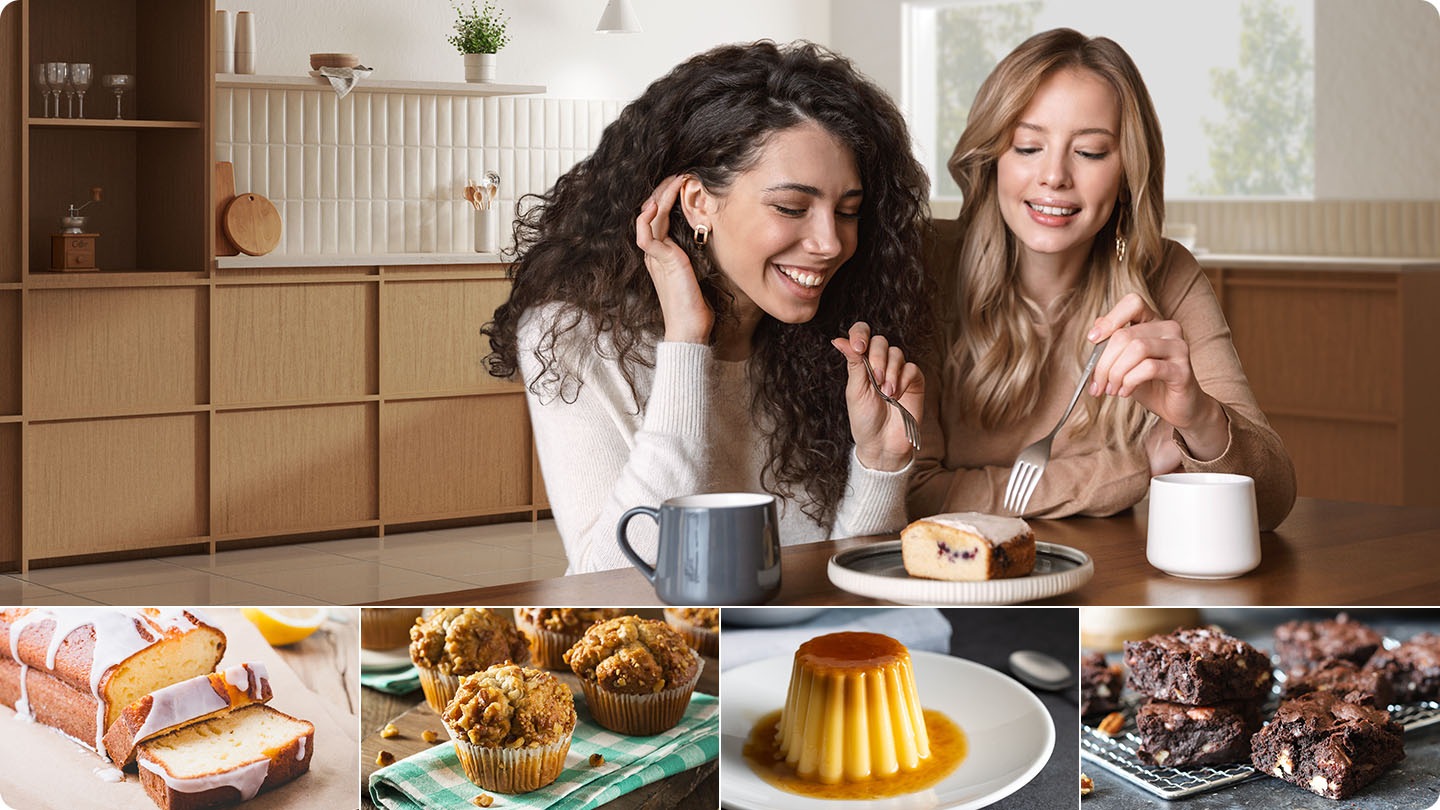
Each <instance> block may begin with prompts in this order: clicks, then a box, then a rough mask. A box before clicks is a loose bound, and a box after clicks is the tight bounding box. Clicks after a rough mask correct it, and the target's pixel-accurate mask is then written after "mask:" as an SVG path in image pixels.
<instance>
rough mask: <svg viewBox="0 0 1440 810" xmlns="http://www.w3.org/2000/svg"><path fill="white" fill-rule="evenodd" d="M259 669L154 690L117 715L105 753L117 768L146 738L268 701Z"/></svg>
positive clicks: (266, 681) (266, 678) (242, 668)
mask: <svg viewBox="0 0 1440 810" xmlns="http://www.w3.org/2000/svg"><path fill="white" fill-rule="evenodd" d="M270 696H271V693H270V674H269V673H268V672H267V671H266V670H265V665H264V664H258V663H256V664H240V665H238V666H233V667H230V668H228V669H226V670H223V671H221V672H212V673H210V674H209V675H202V676H200V677H198V678H191V679H189V680H185V681H181V682H179V683H175V684H171V685H169V686H166V687H163V688H161V689H157V690H155V691H154V692H151V693H150V694H148V695H146V696H145V697H142V698H140V699H139V700H137V701H135V702H134V703H132V704H130V705H129V706H127V707H126V708H125V711H123V712H121V714H120V718H119V719H118V720H116V721H115V722H114V723H112V724H111V725H110V730H109V731H107V732H105V753H107V754H109V755H110V759H111V760H113V761H114V763H115V764H116V765H117V766H119V767H122V768H123V767H124V766H126V765H129V764H130V763H131V762H134V761H135V746H136V745H138V744H139V743H141V742H144V741H145V740H148V739H150V738H151V737H158V736H159V735H161V734H164V733H166V732H168V731H174V730H175V729H177V728H179V727H181V726H185V725H189V724H190V723H194V722H197V721H200V720H208V719H210V718H212V717H218V716H220V715H222V714H224V713H226V712H229V711H233V710H235V709H239V708H241V707H244V706H249V705H251V704H254V703H264V702H266V701H268V700H269V699H270Z"/></svg>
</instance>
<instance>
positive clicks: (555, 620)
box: [515, 607, 625, 669]
mask: <svg viewBox="0 0 1440 810" xmlns="http://www.w3.org/2000/svg"><path fill="white" fill-rule="evenodd" d="M624 614H625V608H545V607H529V608H515V626H516V627H518V628H520V632H522V633H524V634H525V637H526V638H528V639H529V640H530V652H531V655H532V658H533V659H534V662H535V666H537V667H543V668H545V669H566V666H565V651H566V650H568V649H570V648H571V647H572V646H574V644H575V642H577V641H579V640H580V637H581V636H583V635H585V630H586V629H588V628H589V627H590V625H592V624H594V623H595V622H600V621H604V620H606V619H613V618H615V617H616V616H623V615H624Z"/></svg>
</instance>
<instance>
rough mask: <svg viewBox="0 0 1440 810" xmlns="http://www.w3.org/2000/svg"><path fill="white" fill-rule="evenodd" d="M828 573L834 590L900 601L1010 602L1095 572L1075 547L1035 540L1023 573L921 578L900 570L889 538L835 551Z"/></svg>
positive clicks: (1057, 589)
mask: <svg viewBox="0 0 1440 810" xmlns="http://www.w3.org/2000/svg"><path fill="white" fill-rule="evenodd" d="M829 574H830V581H831V582H832V583H834V584H835V587H837V588H841V589H843V590H847V591H849V592H851V593H855V594H859V595H861V596H868V597H871V598H872V599H887V600H889V601H891V602H898V603H900V604H902V605H1013V604H1015V603H1016V602H1029V601H1032V600H1035V599H1047V598H1049V597H1051V596H1059V595H1060V594H1062V593H1069V592H1070V591H1073V590H1075V589H1076V588H1079V587H1080V586H1081V585H1084V584H1085V583H1087V582H1089V581H1090V578H1091V577H1093V576H1095V563H1094V561H1093V560H1091V559H1090V555H1089V554H1086V553H1085V552H1083V551H1081V550H1079V549H1076V548H1071V547H1069V546H1062V545H1059V544H1058V543H1039V542H1037V543H1036V544H1035V570H1034V571H1032V572H1030V575H1029V576H1024V577H1014V578H1012V579H987V580H984V581H981V582H950V581H946V580H938V579H921V578H919V577H912V576H910V575H909V574H907V573H906V572H905V563H904V561H903V560H902V559H901V557H900V541H899V540H889V541H886V542H884V543H875V544H874V545H869V546H861V547H859V548H852V549H848V550H846V551H842V552H840V553H839V554H836V555H835V556H834V557H831V558H830V568H829Z"/></svg>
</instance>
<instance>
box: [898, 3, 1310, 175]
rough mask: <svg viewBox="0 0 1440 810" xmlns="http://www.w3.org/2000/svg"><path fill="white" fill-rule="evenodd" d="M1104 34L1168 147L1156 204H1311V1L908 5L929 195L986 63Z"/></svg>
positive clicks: (911, 102) (909, 54)
mask: <svg viewBox="0 0 1440 810" xmlns="http://www.w3.org/2000/svg"><path fill="white" fill-rule="evenodd" d="M1062 26H1063V27H1070V28H1075V29H1077V30H1079V31H1080V32H1082V33H1084V34H1086V35H1089V36H1107V37H1110V38H1111V39H1114V40H1115V41H1116V42H1118V43H1119V44H1120V45H1121V47H1123V48H1125V50H1126V51H1127V52H1128V53H1129V54H1130V56H1131V58H1133V59H1134V60H1135V63H1136V65H1137V66H1138V67H1139V68H1140V72H1141V74H1142V75H1143V76H1144V78H1145V83H1146V86H1147V87H1148V88H1149V90H1150V95H1151V98H1152V99H1153V101H1154V102H1155V106H1156V109H1157V111H1158V113H1159V116H1160V123H1161V127H1162V130H1163V132H1164V137H1165V145H1166V179H1165V186H1166V196H1168V197H1172V198H1183V197H1202V196H1204V197H1213V196H1225V197H1235V196H1239V197H1248V196H1266V197H1311V196H1313V194H1314V187H1315V167H1314V154H1315V87H1314V84H1315V79H1314V75H1315V58H1314V36H1315V35H1314V3H1313V0H1210V1H1209V2H1206V3H1193V2H1183V3H1182V2H1178V1H1177V0H1156V2H1147V3H1137V2H1134V1H1133V0H917V1H916V2H912V3H908V4H907V5H906V30H907V39H908V42H907V47H906V62H907V64H906V69H907V73H906V75H907V77H908V78H907V81H906V92H905V95H906V98H905V106H906V108H907V109H908V110H909V111H910V116H911V125H912V130H913V133H914V135H915V138H916V141H917V147H918V149H919V152H920V154H921V156H922V160H923V161H924V162H925V164H926V166H927V168H928V169H929V170H930V172H931V178H932V184H933V188H934V191H933V194H934V196H935V197H937V198H940V199H946V198H950V199H954V198H958V197H959V196H960V190H959V188H958V187H957V186H956V185H955V181H954V180H953V179H952V178H951V177H950V173H949V171H948V169H947V168H946V165H945V164H946V161H947V160H948V159H949V157H950V153H951V151H952V150H953V149H954V147H955V143H956V141H957V140H959V138H960V133H961V132H962V131H963V130H964V128H965V122H966V120H967V118H968V116H969V112H970V104H971V103H972V102H973V101H974V98H975V92H976V91H977V90H978V89H979V88H980V83H981V82H982V81H984V79H985V77H986V76H987V75H989V73H990V71H991V69H993V68H994V66H995V64H996V62H998V61H999V60H1000V58H1001V57H1003V56H1004V55H1005V54H1006V53H1009V52H1010V50H1011V49H1013V48H1014V47H1015V46H1016V45H1018V44H1020V43H1021V42H1022V41H1024V40H1025V38H1027V37H1029V36H1030V35H1031V34H1034V33H1036V32H1039V31H1044V30H1048V29H1050V28H1057V27H1062Z"/></svg>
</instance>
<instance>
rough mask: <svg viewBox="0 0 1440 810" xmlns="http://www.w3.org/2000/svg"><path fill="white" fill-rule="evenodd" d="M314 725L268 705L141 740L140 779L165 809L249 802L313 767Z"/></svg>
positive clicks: (138, 752) (138, 753) (138, 754)
mask: <svg viewBox="0 0 1440 810" xmlns="http://www.w3.org/2000/svg"><path fill="white" fill-rule="evenodd" d="M314 742H315V726H313V725H311V724H310V723H308V722H306V721H304V720H297V719H295V718H294V717H291V716H290V715H288V714H284V713H283V712H278V711H276V710H275V709H272V708H270V707H269V706H266V705H264V704H255V705H251V706H246V707H245V708H243V709H236V710H235V711H233V712H230V713H228V714H223V715H221V716H219V717H216V718H214V719H211V720H204V721H201V722H199V723H194V724H191V725H188V726H185V727H183V728H181V729H179V730H177V731H172V732H170V733H169V734H164V735H161V736H159V737H156V738H154V739H152V740H149V741H146V742H143V743H141V744H140V745H139V746H138V747H137V748H136V750H135V758H136V761H137V762H138V763H139V764H140V782H141V784H142V785H144V786H145V792H146V793H148V794H149V795H150V798H151V799H152V800H153V801H154V802H155V804H156V805H157V806H159V807H160V808H161V810H197V809H198V808H203V807H216V806H219V805H223V804H234V803H236V802H242V801H247V800H249V799H251V798H253V797H254V796H255V795H256V794H258V793H261V792H262V791H266V790H270V789H272V788H275V787H279V786H280V785H283V784H285V783H286V782H289V781H291V780H293V779H295V778H296V777H298V776H300V775H301V774H303V773H305V772H306V771H308V770H310V760H311V759H312V758H313V755H314V752H315V746H314Z"/></svg>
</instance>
